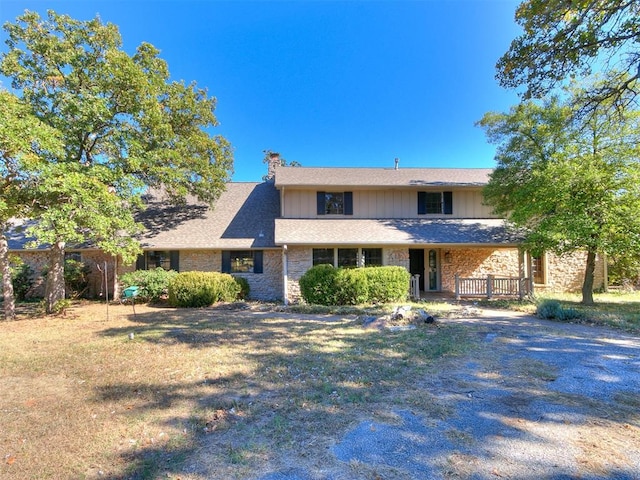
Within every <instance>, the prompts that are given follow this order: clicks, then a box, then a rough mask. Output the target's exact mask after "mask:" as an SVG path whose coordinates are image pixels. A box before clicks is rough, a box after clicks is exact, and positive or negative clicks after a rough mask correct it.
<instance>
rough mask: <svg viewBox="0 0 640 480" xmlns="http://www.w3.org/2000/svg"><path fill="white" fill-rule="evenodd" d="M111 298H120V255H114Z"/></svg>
mask: <svg viewBox="0 0 640 480" xmlns="http://www.w3.org/2000/svg"><path fill="white" fill-rule="evenodd" d="M111 298H112V299H114V300H118V299H119V298H120V280H119V279H118V257H117V256H115V255H114V257H113V291H112V292H111Z"/></svg>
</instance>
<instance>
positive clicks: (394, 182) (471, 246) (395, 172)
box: [10, 155, 606, 302]
mask: <svg viewBox="0 0 640 480" xmlns="http://www.w3.org/2000/svg"><path fill="white" fill-rule="evenodd" d="M490 173H491V170H490V169H460V168H398V166H397V164H396V166H395V168H333V167H332V168H309V167H283V166H280V158H279V157H278V156H277V155H273V156H272V158H271V164H270V165H269V175H268V177H269V179H268V180H267V181H265V182H262V183H230V184H228V185H227V190H226V191H225V192H224V193H223V194H222V195H221V197H220V198H219V200H218V201H217V202H216V203H215V204H214V205H213V206H212V207H210V206H208V205H202V204H197V203H195V202H191V203H188V204H187V205H186V206H183V207H171V206H167V204H166V203H165V202H163V201H162V197H161V196H158V195H155V196H154V195H149V197H148V198H147V203H148V208H147V210H146V211H145V213H144V214H143V215H142V217H141V220H142V222H143V223H144V225H145V227H146V232H145V233H144V235H143V236H142V238H141V243H142V246H143V248H144V255H142V256H141V257H140V258H139V259H138V262H137V263H136V265H135V267H128V268H127V267H124V268H123V267H122V266H116V264H115V262H114V264H113V267H114V268H117V269H118V271H120V272H122V271H126V270H128V269H130V268H138V269H144V268H156V267H162V268H167V269H169V268H172V269H175V270H178V271H188V270H202V271H221V272H228V273H231V274H233V275H239V276H243V277H245V278H247V280H248V281H249V284H250V287H251V297H252V298H254V299H259V300H276V299H279V300H284V301H285V302H292V301H297V300H298V299H299V298H300V293H299V286H298V281H299V279H300V277H301V276H302V275H303V274H304V273H305V272H306V271H307V270H308V269H309V268H311V267H312V266H314V265H318V264H324V263H330V264H333V265H335V266H342V267H355V268H357V267H361V266H372V265H398V266H403V267H405V268H407V270H409V272H410V273H411V274H412V275H419V277H416V278H418V279H419V280H418V281H419V288H420V290H421V291H424V292H453V291H454V282H455V278H456V275H457V276H459V277H474V278H486V277H487V276H488V275H494V276H498V277H514V278H531V279H532V281H533V282H534V283H535V285H536V288H538V289H550V290H554V291H571V290H579V289H580V287H581V285H582V279H583V275H584V265H585V263H584V256H583V255H582V254H580V253H578V254H574V255H569V256H563V257H557V256H555V255H552V254H546V255H542V256H539V257H532V256H531V255H529V254H528V253H527V252H525V251H523V250H522V249H521V248H520V237H519V236H518V233H517V232H514V231H510V230H509V228H508V227H507V226H506V225H505V222H504V221H503V220H502V219H501V218H497V217H496V216H495V215H493V214H492V212H491V209H490V208H489V207H488V206H486V205H484V204H483V201H482V200H483V199H482V187H483V186H484V185H486V183H487V182H488V180H489V174H490ZM10 247H12V248H14V250H15V251H19V250H20V247H19V246H17V245H13V246H12V245H10ZM22 253H23V254H24V256H25V258H26V257H28V256H29V254H30V253H29V252H24V250H23V251H22ZM31 253H35V252H31ZM72 254H74V255H78V254H79V255H81V256H82V257H83V259H87V260H88V261H89V263H93V264H96V265H98V264H100V262H103V261H105V259H103V258H102V256H101V255H100V254H99V252H95V251H89V250H86V249H85V250H80V251H77V252H74V253H72ZM107 261H108V259H107ZM112 261H113V260H112ZM605 278H606V271H605V267H604V265H603V262H600V265H599V267H598V269H597V274H596V283H595V285H596V287H601V286H603V285H604V281H605ZM102 283H104V282H103V281H102V278H101V277H99V275H98V274H97V272H96V274H95V275H94V278H93V285H92V289H91V291H92V293H94V294H97V293H98V290H99V285H101V284H102Z"/></svg>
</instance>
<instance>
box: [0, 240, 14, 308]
mask: <svg viewBox="0 0 640 480" xmlns="http://www.w3.org/2000/svg"><path fill="white" fill-rule="evenodd" d="M0 271H1V272H2V295H3V296H4V319H5V320H15V318H16V299H15V297H14V296H13V283H12V282H11V267H10V265H9V244H8V243H7V237H5V236H4V234H0Z"/></svg>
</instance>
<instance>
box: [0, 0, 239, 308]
mask: <svg viewBox="0 0 640 480" xmlns="http://www.w3.org/2000/svg"><path fill="white" fill-rule="evenodd" d="M4 29H5V31H6V33H7V36H8V38H7V40H6V44H7V47H8V48H7V50H6V52H4V53H2V55H1V56H0V74H2V75H4V76H6V77H9V78H10V79H11V81H12V87H13V88H14V89H15V90H16V91H18V92H20V96H21V98H22V102H21V103H20V104H19V105H17V106H18V107H19V110H20V109H22V110H24V112H23V113H27V114H28V115H29V116H30V117H33V118H34V119H35V120H37V122H39V123H37V122H36V123H37V125H36V126H38V125H40V124H41V125H43V126H45V127H46V128H48V129H49V130H50V131H51V132H55V135H54V134H53V133H49V131H47V132H45V133H44V134H43V135H42V137H44V138H45V139H50V138H54V136H55V138H56V139H57V140H58V142H57V145H63V146H64V148H57V147H56V148H54V146H51V148H48V145H46V144H45V143H44V142H42V143H41V144H40V145H41V146H40V147H39V148H38V149H37V152H36V153H41V152H43V151H45V150H46V155H44V154H42V155H36V158H37V160H38V162H37V165H35V166H33V167H32V168H31V169H29V170H28V172H30V174H32V175H30V177H29V178H28V179H29V180H30V181H31V183H30V187H31V188H24V189H20V188H19V185H21V183H20V182H17V183H16V184H15V185H13V186H12V188H13V187H15V189H16V190H19V192H20V193H23V194H25V198H20V199H18V196H17V195H15V196H14V195H13V194H11V195H10V196H9V197H5V189H4V186H3V195H2V198H1V199H0V224H2V223H3V220H4V219H3V218H2V217H3V215H5V214H4V212H3V211H2V210H3V209H4V210H6V211H9V210H20V209H21V208H22V209H24V207H25V206H33V207H34V208H30V209H29V211H28V212H27V213H28V214H29V216H30V217H32V218H36V219H37V220H38V222H37V223H36V224H35V226H34V227H33V228H31V229H30V231H29V234H31V235H33V236H35V238H36V242H37V243H39V244H57V245H59V246H60V248H61V249H62V250H63V249H64V245H65V243H84V242H87V241H89V242H91V243H92V244H93V245H95V246H96V247H98V248H100V249H101V250H103V251H105V252H106V253H110V254H113V255H120V256H122V258H123V261H124V263H125V264H129V263H132V262H133V261H134V260H135V258H136V256H137V254H138V253H139V252H140V247H139V244H138V242H137V241H136V240H135V234H137V233H138V232H139V231H140V226H139V225H138V224H137V223H136V221H135V214H136V213H137V211H138V210H139V209H140V208H142V202H141V198H140V197H141V195H142V194H143V193H144V192H145V188H146V187H155V188H162V190H163V191H164V192H165V193H166V194H167V196H168V199H169V201H171V202H173V203H180V202H183V201H184V200H185V199H186V197H187V195H193V196H195V197H196V198H197V199H199V200H202V201H206V202H211V201H213V200H215V199H216V198H218V196H219V195H220V193H221V192H222V191H223V190H224V187H225V183H226V182H227V181H228V180H229V177H230V174H231V172H232V165H233V158H232V150H231V147H230V145H229V143H228V142H227V141H226V140H225V139H224V138H223V137H221V136H212V135H210V133H209V132H210V131H211V127H215V126H216V125H217V119H216V117H215V115H214V110H215V98H212V97H208V96H207V93H206V91H205V90H203V89H200V88H197V87H196V85H195V84H193V83H191V84H185V83H184V82H175V81H171V80H170V76H169V70H168V67H167V64H166V63H165V62H164V61H163V60H162V59H160V58H159V57H158V54H159V51H158V50H157V49H156V48H155V47H153V46H152V45H150V44H148V43H143V44H141V45H140V46H139V47H138V48H137V49H136V51H135V53H134V54H133V55H130V54H129V53H127V52H126V51H125V50H123V49H122V39H121V37H120V33H119V31H118V28H117V27H116V26H115V25H113V24H109V23H108V24H103V23H102V21H101V20H100V18H99V17H96V18H94V19H93V20H90V21H78V20H74V19H72V18H71V17H69V16H67V15H59V14H57V13H55V12H53V11H49V12H48V14H47V17H46V18H41V17H40V15H39V14H38V13H35V12H30V11H26V12H25V14H24V15H22V16H20V17H18V18H17V19H16V21H15V22H14V23H7V24H5V25H4ZM0 100H2V101H0V105H2V104H4V97H3V98H2V99H0ZM7 102H8V104H10V105H14V104H16V103H15V102H14V101H13V99H11V98H10V97H9V98H8V100H7ZM11 102H13V103H11ZM22 110H20V112H22ZM0 114H2V115H3V116H8V117H10V120H12V123H10V124H8V128H6V129H3V128H2V125H4V120H3V119H0V120H2V121H0V148H2V150H3V151H2V155H0V159H3V160H4V158H5V157H6V152H8V153H9V157H10V158H12V160H11V161H12V162H13V163H11V165H10V166H11V168H10V169H9V170H8V171H9V172H11V173H13V171H14V170H20V169H16V168H13V165H14V164H15V163H16V161H18V160H19V161H23V162H26V160H28V159H30V158H31V157H29V156H28V155H26V154H25V151H30V150H29V149H32V148H33V145H39V144H38V143H34V142H33V141H31V139H30V138H29V137H25V140H26V139H27V138H29V142H27V141H25V142H23V143H22V144H21V143H19V142H18V141H17V140H19V138H18V137H17V135H14V133H12V132H13V130H14V126H15V125H17V126H18V127H19V126H20V122H19V119H20V118H22V117H21V116H20V115H15V114H13V113H11V112H9V114H7V115H5V114H4V109H2V108H0ZM5 130H6V132H8V133H6V132H5ZM23 130H25V131H26V132H29V130H28V128H26V127H25V129H23ZM5 133H6V135H5V136H7V137H8V138H9V139H10V140H11V142H4V140H5V139H4V138H3V135H4V134H5ZM40 137H41V136H38V137H37V138H40ZM4 143H9V145H10V147H11V149H10V150H9V149H7V148H5V146H4ZM14 151H15V152H17V153H15V154H14ZM14 157H15V158H17V159H18V160H16V159H15V158H14ZM0 161H2V160H0ZM0 171H2V164H0ZM7 191H8V190H7ZM5 198H11V199H12V202H13V199H17V200H16V201H15V202H13V203H12V204H11V205H9V207H11V208H7V207H6V205H7V203H8V202H6V201H5V200H4V199H5ZM9 213H12V212H11V211H9ZM47 289H48V290H53V293H52V295H51V296H50V295H46V298H47V302H48V305H47V309H48V310H50V309H51V304H52V303H53V301H54V298H59V296H60V292H63V291H64V289H63V288H59V285H58V286H57V288H54V286H52V285H49V284H47Z"/></svg>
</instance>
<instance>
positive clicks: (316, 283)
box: [300, 264, 410, 305]
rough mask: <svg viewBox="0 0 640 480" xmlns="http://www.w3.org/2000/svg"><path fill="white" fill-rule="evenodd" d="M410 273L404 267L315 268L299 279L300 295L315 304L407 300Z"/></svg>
mask: <svg viewBox="0 0 640 480" xmlns="http://www.w3.org/2000/svg"><path fill="white" fill-rule="evenodd" d="M409 277H410V276H409V272H407V270H406V269H405V268H403V267H366V268H334V267H333V265H328V264H327V265H316V266H315V267H312V268H311V269H309V270H307V272H306V273H305V274H304V275H303V276H302V277H301V278H300V293H301V294H302V298H303V299H304V300H305V302H307V303H311V304H316V305H359V304H363V303H388V302H398V301H402V300H405V299H406V298H407V294H408V291H409Z"/></svg>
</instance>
